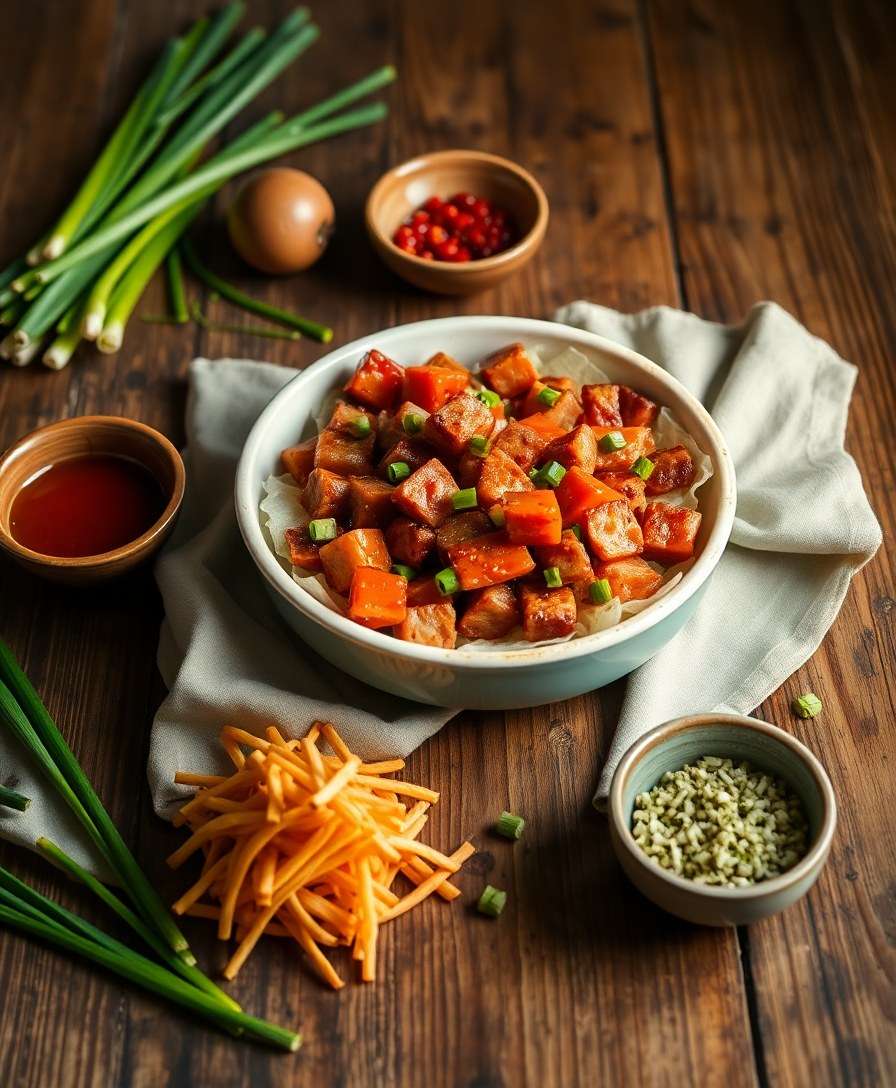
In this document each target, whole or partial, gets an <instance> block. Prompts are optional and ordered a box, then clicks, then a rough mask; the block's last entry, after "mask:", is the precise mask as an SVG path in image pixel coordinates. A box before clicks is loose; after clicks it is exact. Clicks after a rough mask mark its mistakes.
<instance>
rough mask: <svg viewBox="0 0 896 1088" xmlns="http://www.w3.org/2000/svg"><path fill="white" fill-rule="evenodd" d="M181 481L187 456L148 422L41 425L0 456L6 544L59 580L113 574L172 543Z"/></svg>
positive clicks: (87, 419)
mask: <svg viewBox="0 0 896 1088" xmlns="http://www.w3.org/2000/svg"><path fill="white" fill-rule="evenodd" d="M184 480H185V477H184V466H183V461H182V460H181V457H180V454H179V453H178V452H177V450H176V449H175V448H174V446H173V445H172V444H171V442H169V441H168V439H167V438H166V437H165V436H164V435H163V434H160V433H159V432H158V431H156V430H154V429H153V428H152V427H148V426H147V425H146V424H145V423H138V422H137V421H136V420H133V419H125V418H122V417H119V416H79V417H76V418H74V419H64V420H61V421H60V422H58V423H51V424H49V425H48V426H46V427H40V428H38V429H37V430H36V431H31V432H30V434H26V435H25V436H24V437H23V438H20V439H19V441H18V442H16V443H15V445H13V446H11V447H10V448H9V449H8V450H7V451H6V453H5V454H4V455H3V457H2V458H0V547H2V548H3V550H4V551H5V552H6V553H7V554H8V555H10V556H11V557H12V558H13V559H15V560H16V561H17V562H18V563H20V564H21V565H22V566H23V567H25V568H26V569H27V570H29V571H31V572H32V573H34V574H39V575H41V576H42V577H44V578H49V579H51V580H53V581H56V582H66V583H69V584H72V585H76V584H83V585H87V584H91V583H95V582H100V581H104V580H105V579H108V578H113V577H115V576H116V575H119V574H123V573H124V572H125V571H128V570H130V569H131V568H133V567H135V566H136V565H137V564H139V563H142V562H143V561H144V560H146V559H148V558H149V557H150V556H151V555H152V554H153V553H155V552H156V551H157V550H158V549H159V548H160V547H161V545H162V544H163V543H164V541H165V540H166V539H167V537H168V536H169V534H170V533H171V530H172V529H173V528H174V523H175V519H176V517H177V513H178V511H179V509H180V504H181V501H182V500H183V494H184Z"/></svg>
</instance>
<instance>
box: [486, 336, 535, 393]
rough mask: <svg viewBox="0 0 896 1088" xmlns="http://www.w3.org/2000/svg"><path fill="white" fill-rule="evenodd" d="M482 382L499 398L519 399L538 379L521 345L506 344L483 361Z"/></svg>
mask: <svg viewBox="0 0 896 1088" xmlns="http://www.w3.org/2000/svg"><path fill="white" fill-rule="evenodd" d="M481 377H482V380H483V381H484V382H485V383H486V384H487V385H488V386H489V387H490V388H492V389H494V391H495V392H496V393H497V394H498V396H499V397H520V396H522V395H523V394H524V393H526V392H528V390H529V389H530V387H531V386H532V383H533V382H535V381H537V379H538V371H537V370H536V369H535V367H534V365H533V363H532V360H531V359H530V358H529V356H528V355H527V354H526V349H525V348H524V347H523V345H522V344H508V346H507V347H506V348H499V349H498V350H497V351H494V352H492V354H491V355H489V356H488V358H487V359H485V360H483V363H482V368H481Z"/></svg>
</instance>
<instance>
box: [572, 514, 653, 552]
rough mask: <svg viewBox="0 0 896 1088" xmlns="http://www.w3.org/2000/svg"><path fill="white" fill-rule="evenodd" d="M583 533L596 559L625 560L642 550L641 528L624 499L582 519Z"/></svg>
mask: <svg viewBox="0 0 896 1088" xmlns="http://www.w3.org/2000/svg"><path fill="white" fill-rule="evenodd" d="M582 532H583V533H584V534H585V539H586V540H587V541H588V547H589V548H590V549H591V554H592V555H594V556H595V557H596V558H598V559H603V560H605V561H606V560H608V559H624V558H625V557H626V556H627V555H637V554H638V553H639V552H641V551H643V549H644V538H643V537H642V535H641V526H640V525H639V524H638V520H637V518H636V517H635V515H634V514H633V513H632V508H631V507H630V506H629V504H628V503H627V502H626V500H625V499H617V500H616V501H615V502H606V503H604V504H603V505H602V506H595V507H594V509H593V510H589V511H588V513H587V514H586V515H585V522H584V524H583V525H582Z"/></svg>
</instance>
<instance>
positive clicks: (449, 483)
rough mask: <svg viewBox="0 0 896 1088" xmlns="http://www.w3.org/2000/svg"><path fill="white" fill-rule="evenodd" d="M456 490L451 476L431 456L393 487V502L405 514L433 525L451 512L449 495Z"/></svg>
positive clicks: (438, 523)
mask: <svg viewBox="0 0 896 1088" xmlns="http://www.w3.org/2000/svg"><path fill="white" fill-rule="evenodd" d="M455 491H457V484H456V483H455V482H454V477H453V476H452V475H451V473H450V472H449V471H448V469H447V468H445V466H444V465H443V464H442V462H441V461H440V460H439V459H438V458H437V457H433V458H432V459H431V460H429V461H427V462H426V464H425V465H422V466H421V467H420V468H418V469H417V471H416V472H412V473H411V475H410V476H408V478H407V479H406V480H403V481H402V482H401V483H400V484H399V485H398V487H396V488H395V491H394V493H393V497H394V500H395V503H396V505H397V506H398V507H399V509H401V510H402V511H403V512H404V513H405V514H407V515H408V517H410V518H413V519H414V520H415V521H422V522H423V523H424V524H425V525H429V526H430V527H431V528H433V529H435V528H437V527H438V526H439V525H441V524H442V522H443V521H445V520H446V519H447V518H450V517H451V515H452V514H453V513H454V507H453V506H452V504H451V496H452V495H453V494H454V493H455Z"/></svg>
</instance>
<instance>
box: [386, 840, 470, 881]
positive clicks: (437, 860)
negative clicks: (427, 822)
mask: <svg viewBox="0 0 896 1088" xmlns="http://www.w3.org/2000/svg"><path fill="white" fill-rule="evenodd" d="M391 841H392V845H393V846H394V847H396V849H398V850H400V851H401V852H402V853H403V854H418V855H419V856H420V857H421V858H425V859H426V860H427V861H431V862H432V863H433V865H435V867H436V868H437V869H447V870H448V872H449V873H456V872H457V870H458V869H459V868H460V865H459V864H458V863H457V862H455V861H452V859H451V858H449V857H447V856H446V855H445V854H443V853H441V852H440V851H439V850H436V849H435V848H434V847H432V846H427V845H426V843H422V842H417V840H416V839H397V838H393V839H392V840H391Z"/></svg>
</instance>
